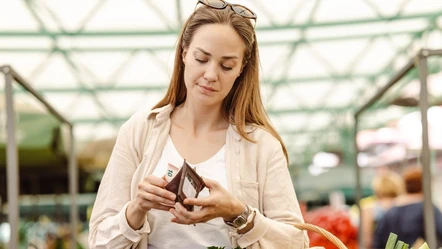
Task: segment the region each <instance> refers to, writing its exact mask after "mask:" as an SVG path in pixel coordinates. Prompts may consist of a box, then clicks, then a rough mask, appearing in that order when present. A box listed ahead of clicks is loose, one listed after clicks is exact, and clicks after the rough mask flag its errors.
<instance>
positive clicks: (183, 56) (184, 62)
mask: <svg viewBox="0 0 442 249" xmlns="http://www.w3.org/2000/svg"><path fill="white" fill-rule="evenodd" d="M186 55H187V48H185V49H183V53H182V54H181V57H182V59H183V64H184V65H185V64H186Z"/></svg>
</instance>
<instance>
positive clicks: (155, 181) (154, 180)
mask: <svg viewBox="0 0 442 249" xmlns="http://www.w3.org/2000/svg"><path fill="white" fill-rule="evenodd" d="M143 182H148V183H150V184H152V185H155V186H158V187H161V188H164V187H166V185H167V181H166V178H165V177H162V178H159V177H156V176H154V175H149V176H147V177H146V178H144V179H143Z"/></svg>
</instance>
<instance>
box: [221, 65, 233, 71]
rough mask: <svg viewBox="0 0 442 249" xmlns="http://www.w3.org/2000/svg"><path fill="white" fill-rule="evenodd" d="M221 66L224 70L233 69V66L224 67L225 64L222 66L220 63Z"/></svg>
mask: <svg viewBox="0 0 442 249" xmlns="http://www.w3.org/2000/svg"><path fill="white" fill-rule="evenodd" d="M221 67H222V69H224V70H226V71H230V70H232V69H233V68H231V67H226V66H223V65H221Z"/></svg>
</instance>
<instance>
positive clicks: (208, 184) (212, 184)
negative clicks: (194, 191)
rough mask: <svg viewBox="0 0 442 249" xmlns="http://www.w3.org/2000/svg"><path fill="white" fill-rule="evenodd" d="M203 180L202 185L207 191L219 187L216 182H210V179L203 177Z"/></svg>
mask: <svg viewBox="0 0 442 249" xmlns="http://www.w3.org/2000/svg"><path fill="white" fill-rule="evenodd" d="M203 180H204V184H205V185H206V187H207V188H208V189H215V188H218V186H219V183H218V182H217V181H214V180H211V179H209V178H205V177H204V178H203Z"/></svg>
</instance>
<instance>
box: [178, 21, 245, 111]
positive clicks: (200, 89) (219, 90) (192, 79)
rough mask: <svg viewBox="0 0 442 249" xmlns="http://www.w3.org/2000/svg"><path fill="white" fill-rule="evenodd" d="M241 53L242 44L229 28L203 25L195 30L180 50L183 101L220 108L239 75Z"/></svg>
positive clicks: (239, 38)
mask: <svg viewBox="0 0 442 249" xmlns="http://www.w3.org/2000/svg"><path fill="white" fill-rule="evenodd" d="M244 51H245V45H244V42H243V41H242V40H241V37H240V36H239V35H238V34H237V33H236V31H235V30H234V29H233V28H232V27H230V26H228V25H222V24H206V25H203V26H201V27H200V28H198V29H197V30H196V31H195V34H194V36H193V39H192V42H191V43H190V44H189V47H188V48H185V49H184V51H183V62H184V65H185V66H184V82H185V84H186V88H187V99H188V100H190V101H192V102H195V103H198V104H200V105H205V106H214V105H220V104H221V103H222V101H223V99H224V98H225V97H226V96H227V94H229V92H230V90H231V89H232V86H233V83H234V82H235V80H236V78H237V77H238V76H239V75H240V73H241V70H242V61H243V56H244ZM189 98H190V99H189Z"/></svg>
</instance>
